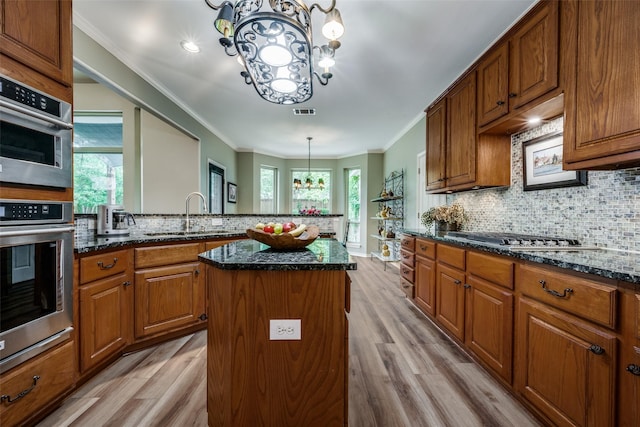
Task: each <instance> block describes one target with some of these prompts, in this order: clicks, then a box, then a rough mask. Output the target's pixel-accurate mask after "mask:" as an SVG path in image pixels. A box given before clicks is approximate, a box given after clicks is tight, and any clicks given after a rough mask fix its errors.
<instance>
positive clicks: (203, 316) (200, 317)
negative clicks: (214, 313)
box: [198, 313, 209, 321]
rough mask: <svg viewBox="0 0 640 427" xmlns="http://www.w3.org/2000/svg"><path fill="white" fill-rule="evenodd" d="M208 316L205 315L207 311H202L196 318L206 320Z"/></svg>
mask: <svg viewBox="0 0 640 427" xmlns="http://www.w3.org/2000/svg"><path fill="white" fill-rule="evenodd" d="M208 318H209V316H207V313H202V314H201V315H200V316H198V319H200V320H202V321H204V320H207V319H208Z"/></svg>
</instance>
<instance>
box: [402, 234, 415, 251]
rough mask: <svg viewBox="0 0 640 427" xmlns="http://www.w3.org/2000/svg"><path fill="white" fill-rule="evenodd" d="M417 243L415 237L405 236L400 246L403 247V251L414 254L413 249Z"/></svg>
mask: <svg viewBox="0 0 640 427" xmlns="http://www.w3.org/2000/svg"><path fill="white" fill-rule="evenodd" d="M415 242H416V239H415V237H413V236H405V235H403V236H402V240H400V246H401V247H402V249H406V250H408V251H411V252H413V249H414V248H415Z"/></svg>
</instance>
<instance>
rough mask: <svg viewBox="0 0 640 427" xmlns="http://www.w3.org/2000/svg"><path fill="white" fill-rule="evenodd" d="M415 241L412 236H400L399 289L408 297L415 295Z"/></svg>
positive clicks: (411, 297)
mask: <svg viewBox="0 0 640 427" xmlns="http://www.w3.org/2000/svg"><path fill="white" fill-rule="evenodd" d="M415 241H416V239H415V237H413V236H408V235H401V236H400V289H401V290H402V291H403V292H404V293H405V295H406V296H407V298H410V299H413V298H414V296H415V279H416V273H415V267H416V265H415V262H416V257H415V253H414V248H415Z"/></svg>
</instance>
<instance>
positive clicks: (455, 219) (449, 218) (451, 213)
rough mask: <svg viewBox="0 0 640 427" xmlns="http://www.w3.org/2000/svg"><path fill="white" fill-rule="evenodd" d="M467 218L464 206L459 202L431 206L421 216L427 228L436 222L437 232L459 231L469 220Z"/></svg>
mask: <svg viewBox="0 0 640 427" xmlns="http://www.w3.org/2000/svg"><path fill="white" fill-rule="evenodd" d="M467 219H468V218H467V214H466V213H465V211H464V208H463V207H462V205H460V204H458V203H454V204H452V205H451V206H447V205H444V206H437V207H435V208H431V209H429V210H428V211H426V212H423V213H422V216H421V217H420V220H421V222H422V224H423V225H424V226H425V227H427V228H429V227H431V224H435V225H436V227H435V231H436V232H443V231H457V230H459V229H460V227H462V225H463V224H464V223H465V222H467Z"/></svg>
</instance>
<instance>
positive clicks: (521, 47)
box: [478, 1, 559, 127]
mask: <svg viewBox="0 0 640 427" xmlns="http://www.w3.org/2000/svg"><path fill="white" fill-rule="evenodd" d="M558 28H559V7H558V2H557V1H549V2H546V1H545V2H541V3H540V4H539V5H538V6H537V7H536V9H534V10H533V11H532V13H531V14H530V15H529V16H527V17H526V18H525V19H524V20H523V21H522V22H521V23H520V24H519V25H518V26H517V27H516V29H515V33H514V34H513V35H512V36H511V37H510V38H509V39H508V40H506V41H504V42H502V43H501V44H499V45H498V46H497V47H495V48H494V49H492V50H491V51H490V52H489V53H488V54H487V56H486V57H485V58H484V59H482V60H481V62H480V63H479V65H478V126H480V127H482V126H484V125H487V124H488V123H490V122H492V121H493V120H496V119H498V118H500V117H502V116H504V115H506V114H508V113H509V112H511V111H514V110H516V109H518V108H520V107H523V106H524V105H526V104H527V103H529V102H530V101H532V100H534V99H536V98H538V97H540V96H542V95H544V94H546V93H548V92H549V91H551V90H553V89H555V88H557V87H558V81H559V78H558V64H559V60H558V43H559V37H558V36H559V32H558Z"/></svg>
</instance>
